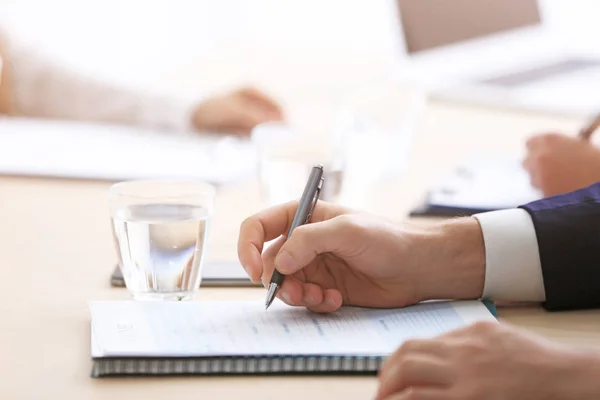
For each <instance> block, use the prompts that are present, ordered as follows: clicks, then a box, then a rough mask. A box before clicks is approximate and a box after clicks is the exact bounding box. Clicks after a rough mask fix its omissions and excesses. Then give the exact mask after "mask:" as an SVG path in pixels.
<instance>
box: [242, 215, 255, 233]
mask: <svg viewBox="0 0 600 400" xmlns="http://www.w3.org/2000/svg"><path fill="white" fill-rule="evenodd" d="M254 221H255V218H254V217H253V216H252V217H248V218H246V219H245V220H243V221H242V223H241V224H240V231H246V230H248V228H249V227H251V226H252V225H254Z"/></svg>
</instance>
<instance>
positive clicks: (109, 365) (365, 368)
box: [91, 356, 383, 377]
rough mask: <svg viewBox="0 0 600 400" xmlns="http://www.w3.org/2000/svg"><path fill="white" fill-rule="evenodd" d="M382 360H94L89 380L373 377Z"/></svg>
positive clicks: (305, 358) (318, 358)
mask: <svg viewBox="0 0 600 400" xmlns="http://www.w3.org/2000/svg"><path fill="white" fill-rule="evenodd" d="M382 362H383V357H380V356H375V357H362V356H268V357H267V356H261V357H206V358H161V359H156V358H123V359H114V358H105V359H95V360H94V366H93V369H92V374H91V375H92V377H103V376H117V375H236V374H294V373H301V374H307V373H315V374H317V373H339V374H344V373H376V372H377V371H378V370H379V368H380V366H381V363H382Z"/></svg>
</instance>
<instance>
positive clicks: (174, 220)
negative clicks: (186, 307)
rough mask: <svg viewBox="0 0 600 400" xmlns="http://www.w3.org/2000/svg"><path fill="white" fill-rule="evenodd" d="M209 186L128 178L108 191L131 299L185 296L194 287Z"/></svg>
mask: <svg viewBox="0 0 600 400" xmlns="http://www.w3.org/2000/svg"><path fill="white" fill-rule="evenodd" d="M215 192H216V191H215V188H214V187H213V186H212V185H209V184H207V183H202V182H195V181H160V180H156V181H128V182H120V183H117V184H114V185H113V186H111V187H110V189H109V195H108V197H109V206H110V212H111V217H112V222H113V232H114V236H115V242H116V245H117V251H118V255H119V261H120V264H121V268H122V270H123V277H124V279H125V283H126V285H127V288H128V290H129V291H130V292H131V294H132V295H133V298H134V299H136V300H189V299H192V298H193V295H194V292H195V291H196V290H197V289H198V287H199V286H200V280H201V270H202V259H203V256H204V253H205V251H206V242H207V237H208V232H209V225H210V224H209V222H210V218H211V216H212V214H213V210H214V202H215Z"/></svg>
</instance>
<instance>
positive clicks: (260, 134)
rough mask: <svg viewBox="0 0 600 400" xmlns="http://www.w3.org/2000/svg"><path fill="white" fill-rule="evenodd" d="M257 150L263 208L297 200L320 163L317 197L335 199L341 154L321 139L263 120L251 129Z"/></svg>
mask: <svg viewBox="0 0 600 400" xmlns="http://www.w3.org/2000/svg"><path fill="white" fill-rule="evenodd" d="M252 140H253V141H254V143H255V144H256V146H257V150H258V174H259V181H260V191H261V199H262V202H263V205H264V206H265V207H269V206H273V205H276V204H281V203H285V202H287V201H290V200H298V199H299V198H300V196H301V195H302V191H303V190H304V186H305V185H306V181H307V179H308V176H309V175H310V171H311V169H312V167H313V166H315V165H317V164H321V165H323V170H324V176H323V177H324V178H325V180H324V185H323V189H322V191H321V194H320V199H321V200H325V201H329V202H335V201H337V198H338V196H339V193H340V190H341V185H342V179H343V167H344V165H343V157H342V154H341V153H337V152H335V151H333V149H331V148H328V147H327V146H326V145H324V144H323V142H322V141H321V142H315V141H311V140H307V138H306V137H303V136H301V135H300V134H298V133H297V132H294V131H292V130H291V129H290V128H288V127H286V126H285V125H282V124H278V123H266V124H261V125H258V126H257V127H256V128H254V130H253V132H252Z"/></svg>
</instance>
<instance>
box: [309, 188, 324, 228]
mask: <svg viewBox="0 0 600 400" xmlns="http://www.w3.org/2000/svg"><path fill="white" fill-rule="evenodd" d="M324 181H325V179H323V178H321V180H320V181H319V186H317V191H316V192H315V198H314V199H313V202H312V205H311V206H310V211H309V212H308V215H307V216H306V221H304V223H305V224H308V223H309V222H310V219H311V217H312V214H313V211H314V209H315V207H316V205H317V201H319V195H320V194H321V189H323V182H324Z"/></svg>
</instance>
